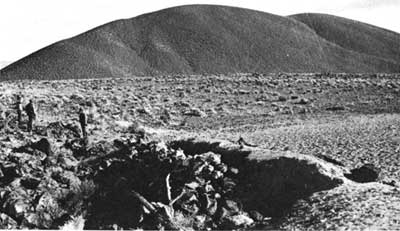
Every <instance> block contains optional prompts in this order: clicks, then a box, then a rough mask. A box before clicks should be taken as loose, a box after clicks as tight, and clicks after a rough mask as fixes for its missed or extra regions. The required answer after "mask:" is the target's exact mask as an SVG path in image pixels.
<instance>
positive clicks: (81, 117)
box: [79, 107, 87, 138]
mask: <svg viewBox="0 0 400 231" xmlns="http://www.w3.org/2000/svg"><path fill="white" fill-rule="evenodd" d="M79 123H80V124H81V130H82V136H83V138H85V137H86V136H87V133H86V125H87V117H86V113H85V111H84V110H83V108H82V107H81V108H79Z"/></svg>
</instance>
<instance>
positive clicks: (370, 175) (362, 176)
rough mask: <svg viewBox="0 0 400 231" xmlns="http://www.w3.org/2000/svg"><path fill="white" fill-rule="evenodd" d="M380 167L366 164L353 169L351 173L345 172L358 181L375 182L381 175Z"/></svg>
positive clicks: (351, 178)
mask: <svg viewBox="0 0 400 231" xmlns="http://www.w3.org/2000/svg"><path fill="white" fill-rule="evenodd" d="M379 172H380V171H379V169H378V168H376V167H375V166H374V165H372V164H364V165H363V166H361V167H359V168H355V169H352V170H351V173H350V174H345V176H346V177H347V178H349V179H350V180H352V181H355V182H358V183H367V182H374V181H376V180H377V179H378V177H379Z"/></svg>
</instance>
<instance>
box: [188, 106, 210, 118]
mask: <svg viewBox="0 0 400 231" xmlns="http://www.w3.org/2000/svg"><path fill="white" fill-rule="evenodd" d="M185 115H188V116H198V117H207V114H206V113H205V112H203V111H202V110H200V109H199V108H191V109H190V110H189V111H187V112H186V113H185Z"/></svg>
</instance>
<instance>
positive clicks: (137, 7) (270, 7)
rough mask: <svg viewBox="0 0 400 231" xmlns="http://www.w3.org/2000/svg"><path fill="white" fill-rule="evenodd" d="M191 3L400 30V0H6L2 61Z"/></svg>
mask: <svg viewBox="0 0 400 231" xmlns="http://www.w3.org/2000/svg"><path fill="white" fill-rule="evenodd" d="M185 4H218V5H230V6H238V7H245V8H250V9H256V10H261V11H265V12H269V13H273V14H277V15H282V16H286V15H290V14H296V13H304V12H318V13H328V14H334V15H337V16H342V17H346V18H351V19H355V20H359V21H363V22H367V23H370V24H373V25H377V26H380V27H384V28H387V29H390V30H393V31H396V32H400V23H399V22H400V0H247V1H242V0H240V1H239V0H218V1H217V0H214V1H211V0H209V1H207V0H197V1H188V0H144V1H133V0H1V1H0V30H1V35H0V63H1V61H7V62H12V61H16V60H17V59H20V58H22V57H24V56H26V55H28V54H30V53H32V52H34V51H36V50H38V49H40V48H43V47H44V46H47V45H49V44H51V43H54V42H56V41H59V40H61V39H65V38H69V37H72V36H74V35H77V34H79V33H82V32H84V31H86V30H89V29H91V28H93V27H96V26H99V25H101V24H104V23H107V22H109V21H113V20H116V19H121V18H131V17H135V16H137V15H140V14H143V13H148V12H151V11H156V10H160V9H163V8H166V7H172V6H178V5H185Z"/></svg>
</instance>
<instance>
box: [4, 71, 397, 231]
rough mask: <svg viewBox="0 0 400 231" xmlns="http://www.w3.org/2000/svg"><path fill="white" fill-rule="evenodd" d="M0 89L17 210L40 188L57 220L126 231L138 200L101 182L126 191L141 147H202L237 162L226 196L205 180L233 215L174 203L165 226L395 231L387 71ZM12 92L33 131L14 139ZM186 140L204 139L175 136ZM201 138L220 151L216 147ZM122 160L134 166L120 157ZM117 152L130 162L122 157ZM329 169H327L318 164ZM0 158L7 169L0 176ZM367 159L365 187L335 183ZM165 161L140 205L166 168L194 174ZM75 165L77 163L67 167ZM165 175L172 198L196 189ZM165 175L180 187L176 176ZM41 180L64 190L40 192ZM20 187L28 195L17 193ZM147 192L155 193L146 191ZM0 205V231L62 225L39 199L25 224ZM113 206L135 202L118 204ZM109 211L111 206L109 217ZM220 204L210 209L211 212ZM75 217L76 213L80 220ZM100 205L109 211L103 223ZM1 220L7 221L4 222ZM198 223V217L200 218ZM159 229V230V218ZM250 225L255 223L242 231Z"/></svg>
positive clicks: (392, 116)
mask: <svg viewBox="0 0 400 231" xmlns="http://www.w3.org/2000/svg"><path fill="white" fill-rule="evenodd" d="M0 92H1V93H0V98H1V101H0V104H1V108H2V112H4V113H3V114H2V115H4V117H5V120H2V121H1V124H2V126H3V125H4V124H5V122H7V123H6V124H7V126H6V127H2V130H1V131H0V132H1V140H2V141H1V149H0V150H1V152H2V153H3V156H2V160H3V164H2V168H1V170H2V171H3V172H4V175H5V176H6V177H8V176H7V174H9V173H7V171H5V169H7V168H9V166H14V167H13V168H17V169H18V168H19V167H18V166H20V165H19V164H23V163H28V162H29V163H31V164H30V165H27V167H24V168H22V167H21V169H23V170H21V171H22V175H21V173H18V174H20V175H21V176H19V175H18V174H17V175H15V176H14V178H15V179H17V180H18V179H19V181H16V180H15V179H12V180H14V181H11V182H12V183H10V182H5V181H4V179H5V178H4V177H3V180H2V184H1V188H2V190H3V191H10V190H11V191H12V190H13V189H17V188H21V190H17V191H16V192H13V193H14V194H12V195H15V198H18V197H21V195H23V196H24V197H23V198H24V200H25V199H26V200H28V201H30V202H29V204H30V205H35V206H36V209H37V210H38V209H39V208H41V207H40V206H39V207H38V205H37V203H38V202H37V201H35V200H31V199H29V198H30V197H34V196H35V197H37V198H42V197H43V192H47V194H46V195H48V194H50V195H51V196H50V198H51V197H55V198H58V199H57V200H56V201H59V200H64V201H67V202H64V204H62V203H61V204H58V205H57V209H59V210H60V211H63V213H64V214H68V216H66V217H63V218H64V220H71V219H73V218H75V219H76V220H78V221H80V222H85V221H86V227H90V228H113V227H120V228H137V227H138V226H135V225H137V223H134V222H133V221H132V219H131V220H129V219H130V218H129V216H125V215H126V214H128V215H129V214H130V215H131V216H133V214H136V215H137V216H136V215H135V216H136V217H135V219H138V220H140V216H141V214H140V213H138V212H133V211H131V209H132V208H133V207H134V208H136V207H135V206H138V202H137V201H135V199H134V197H133V199H132V195H131V194H129V193H127V194H126V195H125V194H124V193H125V192H124V193H119V192H113V191H112V188H113V187H114V186H110V185H109V184H110V182H113V183H115V182H119V179H120V178H127V179H128V180H127V181H126V182H125V183H124V184H125V185H128V186H129V187H130V188H135V187H138V186H137V184H138V182H139V180H137V179H136V178H135V177H137V174H138V173H137V172H134V171H133V170H132V168H131V166H141V165H140V164H139V165H138V163H139V162H141V161H147V160H145V159H143V160H141V159H140V158H142V157H143V156H142V154H143V153H150V154H148V155H150V156H151V155H155V158H158V157H159V156H160V155H161V156H163V158H167V159H168V158H172V159H174V158H175V156H176V155H177V153H179V152H178V151H177V150H179V149H182V150H183V152H184V153H185V156H186V157H187V158H188V159H189V160H190V159H191V157H190V156H192V155H195V154H199V155H200V157H199V158H200V159H201V158H205V157H204V156H207V155H209V154H207V152H212V153H214V154H216V156H221V158H222V164H226V165H227V166H232V167H233V168H237V170H238V172H239V174H238V175H236V176H234V177H232V175H229V174H232V173H229V171H228V173H226V176H228V178H231V179H232V181H233V182H234V183H235V185H236V186H235V187H237V188H235V193H234V194H224V193H221V192H224V190H225V188H224V187H225V186H224V187H222V188H218V187H217V186H216V185H217V184H215V183H212V186H213V187H214V188H215V190H217V191H218V190H222V191H221V192H220V191H218V193H220V194H221V195H222V196H223V198H224V200H225V199H226V198H228V199H229V200H233V201H234V202H235V203H238V204H241V205H242V207H240V206H239V207H240V209H239V210H238V209H237V208H236V207H235V208H234V209H236V212H235V213H229V215H226V214H225V215H221V217H219V218H216V217H215V216H212V215H210V214H209V213H208V212H206V213H201V212H199V213H188V212H187V211H186V210H184V209H182V207H184V206H186V204H184V202H178V204H177V205H173V206H171V207H170V208H169V209H170V210H171V208H172V211H174V212H173V214H174V215H173V216H172V217H171V216H167V220H168V219H169V221H172V223H173V224H174V225H177V227H185V228H201V227H203V228H204V227H211V228H234V227H236V228H239V227H240V228H278V227H284V228H300V229H307V228H314V229H322V228H374V227H377V226H374V225H379V226H380V227H385V228H398V227H399V226H398V225H399V224H398V223H397V222H396V221H394V220H393V219H392V218H393V217H394V216H395V215H396V214H398V210H399V208H398V206H397V205H398V204H399V203H400V199H399V197H398V182H397V179H398V177H399V175H400V168H399V166H398V162H397V159H398V155H399V145H400V137H399V127H400V116H399V115H398V114H397V113H398V112H399V111H400V109H399V108H400V107H399V106H400V103H399V101H398V96H399V94H400V80H399V79H398V76H397V75H383V74H382V75H350V74H335V75H332V74H331V75H328V74H322V75H321V74H276V75H259V74H238V75H234V76H223V75H221V76H160V77H135V78H124V79H93V80H76V81H71V80H65V81H39V82H34V81H18V82H2V83H0ZM17 94H22V95H23V96H24V97H25V100H27V99H28V98H33V99H35V104H36V105H37V108H38V121H37V127H36V130H35V132H34V133H33V134H32V135H29V134H27V133H26V132H25V131H24V129H25V125H22V127H21V128H22V131H18V130H16V129H15V126H16V125H15V112H14V110H13V109H12V103H13V102H14V101H15V97H16V95H17ZM79 106H84V107H85V109H86V110H87V112H88V115H89V127H88V128H89V129H88V130H89V140H88V141H87V142H88V143H89V144H88V146H85V144H83V143H82V142H83V141H82V140H80V139H79V137H78V134H79V127H78V124H77V111H78V108H79ZM141 129H143V130H144V132H145V134H146V136H148V137H147V138H146V139H150V141H151V142H153V141H154V140H157V142H155V143H151V142H150V143H144V144H145V145H144V146H141V144H136V143H135V144H133V143H130V142H131V141H132V142H133V140H134V138H135V137H136V136H137V135H138V134H139V133H138V131H140V130H141ZM43 137H46V139H48V140H49V141H50V144H51V146H52V147H53V148H54V149H53V152H54V153H55V156H56V157H57V158H53V157H51V158H50V157H49V156H50V155H47V156H48V158H47V159H43V158H42V157H46V153H45V154H43V152H46V150H39V151H38V150H36V149H37V148H35V142H37V141H39V140H40V139H42V138H43ZM149 137H150V138H149ZM192 137H197V138H199V139H203V140H205V141H190V140H189V141H187V140H188V139H189V138H192ZM239 137H242V138H243V139H244V140H245V141H246V142H247V143H250V144H253V145H257V146H258V147H257V148H251V147H245V148H244V149H241V147H240V146H239V145H237V144H235V143H236V142H237V140H238V139H239ZM212 139H218V140H225V141H224V142H227V143H229V141H231V143H229V144H226V145H225V143H218V142H216V141H211V140H212ZM179 140H186V141H182V142H179ZM162 141H163V142H166V146H165V145H164V146H163V145H162V143H163V142H162ZM196 142H197V143H196ZM32 143H33V144H32ZM152 145H153V146H152ZM154 145H155V146H154ZM159 145H161V146H162V147H165V151H159V149H158V147H159ZM224 145H225V146H224ZM36 146H37V145H36ZM127 150H128V151H127ZM146 150H147V151H146ZM154 150H157V151H154ZM121 153H122V154H121ZM127 153H130V154H129V155H128V154H127ZM134 153H136V154H134ZM121 155H122V156H121ZM132 155H133V156H136V157H135V158H136V159H135V158H133V159H132ZM144 156H146V155H144ZM166 156H167V157H166ZM128 157H129V158H131V159H130V160H128V159H129V158H128ZM186 157H185V158H186ZM316 157H317V158H316ZM52 158H53V159H52ZM127 158H128V159H127ZM146 158H147V157H146ZM213 158H214V157H213ZM168 160H169V159H168ZM59 161H61V162H59ZM174 161H175V159H174ZM335 161H336V163H335V164H331V163H329V162H335ZM189 162H190V161H189ZM4 163H9V165H7V166H8V167H7V168H6V167H5V164H4ZM149 163H150V164H149V165H146V166H147V167H143V166H142V167H143V169H147V170H148V169H151V171H153V172H158V171H156V170H154V169H152V167H155V166H152V164H154V163H158V162H157V161H155V162H149ZM367 163H370V164H373V165H374V166H375V167H376V168H377V169H379V170H380V176H379V178H378V179H377V180H376V181H377V183H368V184H359V183H355V182H352V181H350V180H348V179H347V178H346V177H345V175H346V174H348V173H349V170H350V169H353V168H355V167H359V166H362V165H364V164H367ZM36 164H37V165H38V166H42V165H43V166H42V167H43V170H40V168H38V169H37V168H36V167H35V166H36ZM163 164H164V162H163V161H161V162H160V163H159V164H157V166H156V167H157V168H159V167H160V166H163V168H162V169H163V170H162V171H159V173H160V174H159V175H156V176H147V178H145V179H146V180H147V181H151V182H153V183H152V184H150V185H153V186H148V188H146V187H147V186H143V185H145V184H144V183H143V182H142V184H141V185H142V186H140V187H138V188H135V189H136V190H137V191H138V192H139V193H141V194H142V195H144V196H145V197H146V198H147V199H149V200H150V201H151V202H157V201H158V202H162V203H164V204H165V205H166V204H168V203H167V202H168V200H166V199H165V198H164V197H166V193H165V191H157V190H160V187H161V188H163V190H165V186H166V185H164V184H165V176H166V175H167V173H168V172H169V171H172V172H173V171H175V170H176V168H184V171H187V172H188V175H190V174H192V173H191V172H190V171H191V170H190V168H189V169H187V166H186V165H182V166H180V165H177V166H175V165H163ZM53 165H54V166H53ZM58 165H60V167H58ZM82 165H83V166H86V167H83V168H82V167H79V168H77V167H76V166H82ZM211 165H212V164H208V166H211ZM340 165H343V167H342V166H340ZM15 166H17V167H15ZM45 166H46V167H45ZM49 166H50V167H49ZM56 166H57V167H56ZM74 166H75V167H74ZM87 166H90V168H89V167H87ZM174 166H175V167H174ZM209 168H211V167H209ZM214 168H215V169H217V168H219V167H217V165H215V166H213V167H212V170H210V171H211V173H213V171H214V170H213V169H214ZM116 169H120V170H121V169H123V171H119V170H118V171H117V170H116ZM135 169H136V168H135ZM147 170H146V171H147ZM98 171H99V172H98ZM132 171H133V172H132ZM221 171H222V170H221ZM200 172H201V171H200ZM233 172H236V170H233ZM211 173H207V174H211ZM24 174H25V175H24ZM35 174H36V175H35ZM91 174H92V175H91ZM93 174H94V175H93ZM96 174H97V175H96ZM141 174H142V173H141ZM193 174H194V173H193ZM196 174H197V173H196ZM196 174H194V175H196ZM213 174H214V173H213ZM215 174H217V173H215ZM218 174H219V173H218ZM218 174H217V175H218ZM93 176H97V178H96V177H93ZM99 176H102V177H99ZM171 176H172V182H173V183H171V185H172V194H173V197H175V196H177V195H179V192H180V189H181V188H182V187H184V186H183V185H184V184H185V183H186V184H187V183H191V182H189V180H194V181H196V182H197V181H198V182H203V181H201V180H199V179H198V178H193V179H192V178H190V179H189V178H188V179H186V178H184V179H181V178H179V174H178V175H177V174H175V175H174V174H172V175H171ZM152 177H154V178H152ZM201 177H204V178H206V177H205V176H203V175H202V176H201ZM207 177H209V175H207ZM20 178H21V179H20ZM31 178H32V179H31ZM222 178H223V179H225V178H224V177H222ZM27 179H29V180H27ZM174 179H179V180H176V181H175V182H174V181H173V180H174ZM147 181H146V182H147ZM185 181H187V182H185ZM20 182H22V183H20ZM27 182H28V186H27ZM123 182H124V181H123ZM154 182H156V183H155V184H154ZM157 182H158V183H157ZM160 182H161V183H160ZM36 183H38V184H37V185H36ZM119 183H121V182H119ZM119 183H118V184H119ZM19 184H21V185H22V186H18V185H19ZM32 184H33V186H32ZM388 184H390V185H388ZM35 185H36V186H35ZM47 185H52V187H54V188H55V189H57V190H58V189H60V190H59V191H60V192H63V193H60V192H59V191H57V190H53V191H51V190H50V189H49V187H48V186H47ZM65 185H67V186H68V185H69V186H70V185H74V187H73V190H72V191H71V192H69V193H67V192H68V191H65V190H66V189H65V188H64V189H63V187H66V186H65ZM338 185H340V186H338ZM206 186H207V184H206V183H204V185H202V186H201V187H200V188H199V189H196V190H203V189H202V187H205V188H206ZM336 186H338V187H336ZM24 187H31V189H30V191H24V190H22V188H24ZM32 187H33V188H32ZM121 187H122V188H124V187H125V188H126V186H121ZM170 187H171V186H170ZM207 187H209V186H207ZM61 189H63V190H64V191H62V190H61ZM96 190H103V191H100V192H101V193H100V192H99V191H96ZM110 190H111V191H110ZM152 190H153V191H154V192H155V193H154V194H151V193H150V192H152ZM323 190H325V191H323ZM56 191H57V192H56ZM94 191H96V193H94ZM167 191H168V190H167ZM199 192H200V191H199ZM199 192H197V193H199ZM200 194H201V193H200ZM5 195H9V194H5ZM67 195H68V196H67ZM93 195H96V196H95V197H93ZM116 195H119V196H121V198H120V200H118V199H116V197H117V196H116ZM185 195H186V194H185ZM213 195H214V194H213ZM214 196H215V195H214ZM225 197H226V198H225ZM15 198H14V199H15ZM90 198H91V199H90ZM93 198H97V199H96V200H97V203H99V202H98V201H102V200H106V201H110V200H111V202H110V204H108V206H109V207H107V208H106V209H105V210H104V208H100V209H99V208H97V210H96V209H94V208H93V207H90V206H89V205H88V204H85V203H86V202H87V200H89V201H90V200H92V201H91V202H92V203H93V204H95V202H96V201H95V200H94V199H93ZM162 198H164V199H162ZM210 198H211V197H210ZM288 198H291V199H290V200H288ZM0 199H1V200H0V201H1V203H3V204H4V203H8V207H7V206H6V207H4V208H5V209H0V210H1V212H2V214H1V216H2V217H1V219H2V222H3V223H2V224H3V226H2V227H7V226H4V224H9V225H10V224H11V227H39V228H57V225H61V224H62V223H63V222H61V221H60V219H61V218H59V217H58V218H57V217H51V218H49V217H46V215H45V214H47V213H56V212H51V211H50V210H51V209H52V207H51V206H48V203H47V204H46V203H45V202H43V200H44V199H43V200H39V201H40V203H42V204H43V203H44V204H45V205H46V206H48V207H46V208H44V209H41V210H40V209H39V210H38V211H41V212H42V215H43V217H40V219H42V220H40V219H39V218H38V219H39V220H38V219H36V220H35V219H34V218H32V216H33V215H32V213H33V211H32V210H29V209H27V211H25V210H24V209H25V207H23V208H21V209H20V210H22V211H20V210H18V209H19V207H18V206H17V207H15V206H14V205H18V203H14V202H15V200H14V199H10V198H8V199H7V196H5V197H4V198H3V196H1V198H0ZM53 199H54V198H53ZM112 199H116V201H112ZM170 199H171V198H170ZM211 199H212V198H211ZM211 199H210V200H211ZM367 199H368V200H367ZM3 200H4V201H3ZM21 200H22V199H21ZM49 200H50V201H51V199H49ZM212 200H214V199H212ZM215 200H216V199H215ZM17 201H18V200H17ZM22 201H23V200H22ZM68 201H69V202H68ZM345 202H346V203H347V204H346V203H345ZM35 203H36V204H35ZM57 203H58V202H57ZM121 203H127V204H126V205H130V206H133V207H130V206H123V207H119V206H121ZM179 203H180V204H179ZM182 203H183V204H182ZM185 203H186V202H185ZM218 203H220V202H218ZM223 203H226V202H223ZM344 205H346V206H344ZM378 205H379V206H378ZM389 205H390V206H389ZM10 206H11V207H10ZM13 206H14V207H13ZM113 206H114V207H115V209H109V208H114V207H113ZM157 206H160V204H157ZM220 206H221V204H218V208H219V209H221V208H220ZM150 207H151V206H150ZM161 207H163V206H161ZM200 207H201V206H200ZM222 207H223V206H222ZM368 207H370V208H368ZM11 208H13V209H11ZM82 208H84V209H82ZM88 208H89V209H88ZM116 208H121V209H120V210H119V209H116ZM157 208H158V207H157ZM163 208H165V207H163ZM223 208H225V207H223ZM375 208H376V209H375ZM86 209H88V210H87V213H83V214H82V213H79V212H78V211H79V210H82V211H86ZM167 210H168V209H167ZM90 211H92V214H90ZM93 211H96V212H95V213H94V214H95V215H96V216H102V217H103V219H102V221H103V223H101V222H100V221H99V220H96V219H93V216H94V215H93ZM110 211H111V212H115V213H113V214H111V215H110V214H109V212H110ZM154 211H156V209H155V210H154ZM157 211H158V210H157ZM191 211H192V210H191ZM218 211H220V210H218ZM229 211H230V210H229ZM252 211H256V212H257V213H258V214H261V217H263V218H271V219H272V220H267V222H264V221H263V222H261V221H259V222H258V223H257V222H255V221H256V218H257V217H260V216H256V215H257V213H255V212H252ZM371 211H372V212H371ZM192 212H193V211H192ZM230 212H232V211H230ZM21 213H22V215H21ZM156 213H158V212H156ZM5 214H7V215H5ZM121 214H124V216H121ZM168 214H170V213H168ZM188 214H189V215H190V216H189V215H188ZM194 214H196V216H195V215H194ZM254 214H256V215H254ZM28 215H29V216H28ZM164 215H165V214H164ZM117 217H119V218H118V219H117ZM158 217H159V216H158ZM161 217H163V216H161ZM232 217H234V218H232ZM250 217H251V218H250ZM6 218H7V219H11V220H14V222H15V223H13V222H8V223H7V222H6ZM28 218H30V219H28ZM56 218H57V219H58V220H57V219H56ZM114 218H115V219H116V220H113V219H114ZM164 218H166V217H163V219H164ZM82 219H83V221H82ZM202 219H203V220H202ZM204 219H205V220H207V219H208V220H207V222H208V223H207V222H205V220H204ZM210 219H211V220H210ZM235 219H238V220H240V219H241V222H243V223H240V224H237V222H238V220H235ZM249 219H251V220H249ZM55 220H57V222H55ZM61 220H62V219H61ZM261 220H262V219H261ZM33 221H35V222H39V224H38V223H32V222H33ZM113 221H114V222H115V221H118V222H117V224H115V225H116V226H113V224H112V222H113ZM164 221H165V219H164ZM250 221H253V222H254V223H251V222H250ZM46 222H47V223H46ZM64 222H65V221H64ZM235 222H236V223H235ZM246 222H247V223H246ZM153 223H154V221H153ZM153 223H151V222H150V223H146V224H147V225H149V224H152V225H153V226H151V225H150V226H147V227H148V228H157V227H158V226H157V225H155V224H153ZM156 223H157V222H156ZM161 224H164V227H170V226H168V225H165V223H163V222H161ZM234 224H236V225H234ZM256 224H257V225H259V226H254V225H256ZM13 225H14V226H13ZM72 225H73V224H72ZM158 225H160V224H158ZM252 225H253V226H252ZM141 227H145V226H141ZM171 227H175V226H171Z"/></svg>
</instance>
